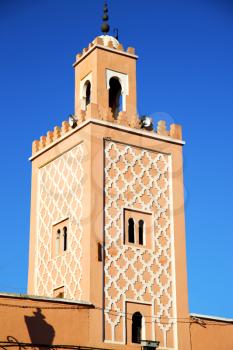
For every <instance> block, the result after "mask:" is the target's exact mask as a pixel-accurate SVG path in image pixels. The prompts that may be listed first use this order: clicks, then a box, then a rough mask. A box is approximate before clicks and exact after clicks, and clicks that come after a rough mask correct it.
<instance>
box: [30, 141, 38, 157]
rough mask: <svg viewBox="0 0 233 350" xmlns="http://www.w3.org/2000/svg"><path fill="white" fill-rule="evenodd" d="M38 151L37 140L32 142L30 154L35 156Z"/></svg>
mask: <svg viewBox="0 0 233 350" xmlns="http://www.w3.org/2000/svg"><path fill="white" fill-rule="evenodd" d="M38 151H39V141H38V140H34V141H33V142H32V154H35V153H37V152H38Z"/></svg>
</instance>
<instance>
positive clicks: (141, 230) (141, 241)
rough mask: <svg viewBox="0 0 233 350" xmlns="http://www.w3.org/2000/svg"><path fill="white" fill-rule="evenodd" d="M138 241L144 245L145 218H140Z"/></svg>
mask: <svg viewBox="0 0 233 350" xmlns="http://www.w3.org/2000/svg"><path fill="white" fill-rule="evenodd" d="M138 231H139V232H138V235H139V236H138V243H139V244H141V245H143V236H144V221H143V220H139V223H138Z"/></svg>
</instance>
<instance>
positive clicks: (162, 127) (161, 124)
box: [157, 120, 168, 136]
mask: <svg viewBox="0 0 233 350" xmlns="http://www.w3.org/2000/svg"><path fill="white" fill-rule="evenodd" d="M157 134H158V135H163V136H168V131H167V128H166V121H165V120H159V121H158V124H157Z"/></svg>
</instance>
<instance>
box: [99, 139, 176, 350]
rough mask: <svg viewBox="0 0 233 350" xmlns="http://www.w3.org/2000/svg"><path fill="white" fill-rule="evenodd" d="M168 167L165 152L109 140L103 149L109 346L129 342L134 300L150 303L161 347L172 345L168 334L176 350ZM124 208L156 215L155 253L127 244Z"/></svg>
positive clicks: (154, 229)
mask: <svg viewBox="0 0 233 350" xmlns="http://www.w3.org/2000/svg"><path fill="white" fill-rule="evenodd" d="M169 164H170V162H169V156H168V155H165V154H162V153H156V152H152V151H149V150H143V149H140V148H137V147H132V146H128V145H123V144H120V143H115V142H111V141H107V142H106V144H105V267H104V272H105V287H104V292H105V308H106V310H107V311H105V335H106V340H107V341H110V342H124V341H125V335H124V328H125V324H124V322H125V304H126V301H127V300H130V301H135V302H139V303H144V302H145V303H149V304H151V308H152V320H153V321H156V324H157V325H156V327H158V329H159V331H160V333H161V334H162V335H163V337H162V338H163V339H161V346H164V347H166V346H168V341H167V338H168V337H167V334H168V332H170V333H172V334H173V335H172V341H169V347H174V341H173V339H174V335H175V334H174V332H175V327H174V324H173V319H174V318H175V317H176V316H175V312H174V303H175V301H174V296H173V288H174V286H173V276H172V264H173V263H174V262H173V259H172V252H171V251H172V238H173V237H172V233H171V227H170V226H171V222H170V221H171V220H170V195H169V191H170V183H169V176H170V166H169ZM123 208H131V209H137V210H142V211H145V212H152V216H153V230H152V231H153V232H152V246H151V249H146V248H137V247H134V246H129V245H124V244H123V231H124V228H123V220H122V216H123ZM109 310H110V312H109ZM162 319H163V322H162V321H161V320H162ZM164 320H167V322H164ZM156 327H154V332H153V334H154V335H155V333H156ZM119 329H120V330H121V331H120V332H119ZM170 338H171V337H170ZM171 343H172V344H171Z"/></svg>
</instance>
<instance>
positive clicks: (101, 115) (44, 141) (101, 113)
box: [32, 103, 182, 155]
mask: <svg viewBox="0 0 233 350" xmlns="http://www.w3.org/2000/svg"><path fill="white" fill-rule="evenodd" d="M92 118H94V119H100V120H103V121H106V122H109V123H116V124H118V125H122V126H126V127H130V128H132V129H140V128H141V126H140V118H139V116H138V115H134V116H132V117H131V118H129V116H128V115H127V113H126V112H120V113H119V114H118V116H117V118H114V116H113V113H112V109H111V108H110V107H109V108H108V109H106V110H101V109H100V108H99V106H98V105H97V104H96V103H90V104H89V105H88V106H87V110H86V111H81V112H80V114H79V116H78V122H77V124H78V126H80V125H82V124H83V123H84V122H85V121H87V120H88V119H92ZM71 130H72V129H71V126H70V125H69V123H68V121H67V120H65V121H63V122H62V126H61V127H59V126H55V127H54V131H48V132H47V135H46V136H41V137H40V140H39V141H38V140H34V141H33V143H32V155H34V154H35V153H37V152H38V151H40V150H42V149H43V148H45V147H47V146H49V145H51V144H52V143H53V142H54V141H56V140H57V139H59V138H60V137H61V136H63V135H65V134H66V133H68V132H69V131H71ZM149 132H152V133H155V134H156V133H157V134H158V135H162V136H169V137H171V138H173V139H177V140H182V127H181V125H178V124H171V125H170V130H169V131H168V130H167V128H166V122H165V121H164V120H160V121H159V122H158V125H157V130H151V131H149Z"/></svg>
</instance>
